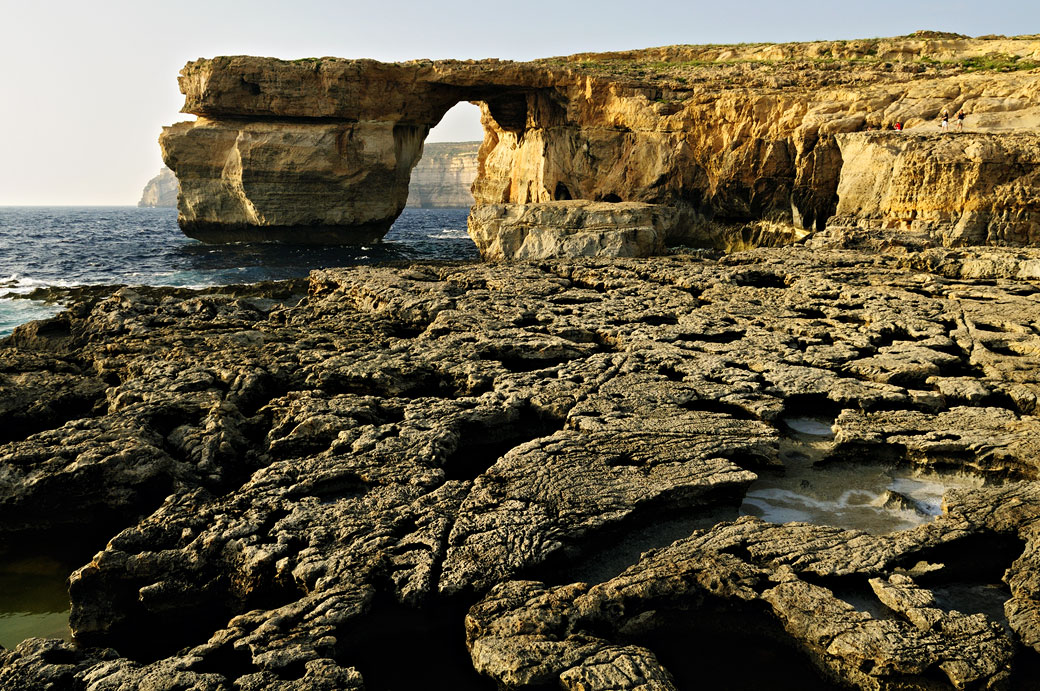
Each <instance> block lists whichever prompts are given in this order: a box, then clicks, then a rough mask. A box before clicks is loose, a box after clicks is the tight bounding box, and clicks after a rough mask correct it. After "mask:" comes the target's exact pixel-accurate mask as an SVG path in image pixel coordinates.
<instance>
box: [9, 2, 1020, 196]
mask: <svg viewBox="0 0 1040 691" xmlns="http://www.w3.org/2000/svg"><path fill="white" fill-rule="evenodd" d="M917 29H935V30H944V31H957V32H959V33H965V34H969V35H973V36H974V35H980V34H988V33H997V34H1022V33H1035V32H1040V3H1037V2H1036V0H1016V1H1001V0H993V1H990V2H979V1H978V0H973V1H971V2H968V1H961V0H956V1H951V2H936V1H931V0H929V1H927V2H912V1H909V0H908V1H906V2H894V1H891V0H885V1H884V2H876V1H875V2H870V1H867V2H840V1H838V2H835V1H834V0H828V1H823V0H788V1H786V2H785V1H781V0H769V1H765V0H744V1H743V2H728V1H724V0H723V1H719V0H714V1H712V2H704V1H703V0H685V1H678V0H642V1H632V0H626V1H625V2H614V1H611V0H599V1H598V2H588V1H585V0H582V1H580V2H567V1H566V0H554V1H551V2H550V1H545V0H527V1H526V2H517V3H501V2H489V3H485V4H481V3H477V2H473V1H472V0H467V1H460V0H447V1H442V2H437V1H434V0H430V1H428V2H413V1H411V0H384V1H383V2H364V3H361V2H330V1H327V0H284V1H282V2H271V1H267V0H254V1H251V2H245V1H241V0H176V1H175V2H166V3H155V2H141V0H137V1H136V2H129V1H122V0H112V1H105V0H98V1H95V2H89V1H84V0H80V1H78V2H67V1H65V0H60V1H57V2H47V1H46V0H40V1H39V2H29V1H27V0H0V205H9V204H134V203H136V202H137V199H138V198H139V195H140V192H141V188H142V186H143V185H144V183H145V182H146V181H147V180H148V179H149V178H150V177H151V176H153V175H154V174H155V173H156V172H157V171H158V168H159V166H160V165H161V160H160V158H159V152H158V145H157V144H156V137H157V136H158V133H159V130H160V128H161V127H162V126H163V125H167V124H171V123H173V122H177V121H178V120H181V119H185V118H184V116H182V115H180V114H179V113H178V112H177V111H178V110H179V108H180V106H181V103H182V98H181V95H180V93H179V92H178V91H177V82H176V77H177V72H178V71H179V69H180V67H181V66H182V65H183V64H184V63H185V62H187V61H188V60H192V59H194V58H197V57H212V56H214V55H233V54H251V55H270V56H275V57H281V58H298V57H310V56H324V55H335V56H340V57H348V58H355V57H370V58H376V59H379V60H407V59H412V58H422V57H427V58H484V57H497V58H503V59H515V60H525V59H530V58H536V57H546V56H551V55H565V54H569V53H576V52H582V51H592V50H595V51H601V50H619V49H627V48H645V47H649V46H658V45H668V44H674V43H727V42H739V41H803V40H804V41H808V40H816V39H838V38H860V37H871V36H895V35H901V34H907V33H910V32H912V31H914V30H917ZM466 120H467V121H468V122H466V123H463V124H462V126H460V127H457V128H455V129H453V130H451V131H447V132H438V133H437V137H436V138H438V139H441V140H454V139H460V138H462V139H471V138H476V137H479V125H477V124H476V115H475V110H474V109H470V111H469V114H468V116H467V118H466Z"/></svg>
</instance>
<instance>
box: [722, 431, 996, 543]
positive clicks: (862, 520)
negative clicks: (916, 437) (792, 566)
mask: <svg viewBox="0 0 1040 691" xmlns="http://www.w3.org/2000/svg"><path fill="white" fill-rule="evenodd" d="M831 425H832V422H831V421H830V420H826V419H823V418H813V417H792V418H788V419H786V420H784V421H783V424H782V427H783V428H784V431H785V432H786V435H785V436H783V437H782V438H781V442H780V456H781V460H782V461H783V463H784V469H783V470H782V471H780V470H778V471H775V472H774V471H770V470H762V471H758V476H759V477H758V480H756V481H755V482H754V483H752V484H751V487H750V488H748V492H747V494H746V495H745V496H744V501H743V503H742V504H741V507H740V513H741V514H742V515H750V516H757V517H758V518H761V519H762V520H764V521H767V522H769V523H793V522H804V523H817V524H821V525H830V526H835V527H838V528H847V529H850V530H863V531H866V532H868V533H873V534H875V535H880V534H883V533H889V532H894V531H898V530H907V529H909V528H913V527H914V526H917V525H920V524H922V523H927V522H928V521H931V520H932V519H933V518H935V517H936V516H938V515H939V514H941V513H942V497H943V493H944V492H945V491H946V490H947V489H949V488H952V487H966V488H967V487H981V486H982V484H983V481H982V480H981V479H980V478H978V477H975V476H971V475H968V474H965V473H939V472H935V471H927V470H920V469H915V468H911V467H909V466H891V465H883V464H875V463H851V462H845V461H842V460H841V459H840V458H839V459H828V460H827V461H826V462H824V463H821V461H823V460H824V459H825V458H826V457H827V456H828V452H829V450H830V448H831V441H832V439H833V437H834V432H833V431H832V426H831Z"/></svg>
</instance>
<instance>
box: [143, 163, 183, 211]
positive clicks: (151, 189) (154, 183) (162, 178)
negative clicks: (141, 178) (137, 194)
mask: <svg viewBox="0 0 1040 691" xmlns="http://www.w3.org/2000/svg"><path fill="white" fill-rule="evenodd" d="M178 190H179V185H178V184H177V176H176V175H174V174H173V171H172V170H170V169H169V168H166V167H165V166H164V167H163V169H162V170H160V171H159V174H158V175H156V176H155V177H154V178H152V179H151V180H149V181H148V184H147V185H145V186H144V191H143V192H142V193H141V201H139V202H137V205H138V206H152V207H155V206H177V192H178Z"/></svg>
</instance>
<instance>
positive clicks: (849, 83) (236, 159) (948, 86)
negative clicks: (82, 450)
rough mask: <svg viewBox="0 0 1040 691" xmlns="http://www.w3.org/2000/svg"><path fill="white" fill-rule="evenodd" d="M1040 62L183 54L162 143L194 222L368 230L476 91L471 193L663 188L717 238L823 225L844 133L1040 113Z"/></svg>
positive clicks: (687, 220) (198, 225)
mask: <svg viewBox="0 0 1040 691" xmlns="http://www.w3.org/2000/svg"><path fill="white" fill-rule="evenodd" d="M1038 58H1040V42H1037V41H1036V40H1035V39H1031V38H1030V39H1014V40H1012V39H963V38H934V37H929V36H919V37H907V38H902V39H879V40H867V41H838V42H821V43H809V44H782V45H754V46H726V47H720V46H702V47H697V46H672V47H666V48H658V49H648V50H645V51H630V52H625V53H605V54H582V55H576V56H570V57H567V58H554V59H547V60H540V61H534V62H530V63H509V62H500V61H494V60H489V61H479V62H474V61H467V62H459V61H436V62H430V61H416V62H409V63H399V64H382V63H377V62H374V61H370V60H341V59H336V58H321V59H313V60H302V61H299V60H298V61H291V62H287V61H281V60H274V59H266V58H249V57H221V58H214V59H212V60H199V61H196V62H192V63H189V64H188V65H187V66H185V68H184V70H183V71H182V73H181V78H180V85H181V90H182V91H183V92H184V94H185V97H186V98H185V107H184V110H185V112H188V113H193V114H196V115H198V116H199V120H198V121H197V122H195V123H181V124H179V125H175V126H173V127H171V128H167V129H166V130H165V131H164V134H163V135H162V137H161V144H162V147H163V151H164V157H165V159H166V161H167V163H168V164H169V165H170V166H171V167H173V168H174V169H175V170H176V171H177V175H178V177H179V178H180V180H181V183H182V186H183V187H182V198H181V202H180V219H181V223H182V226H183V227H184V228H185V229H186V231H187V232H189V233H194V234H196V235H198V236H202V237H205V238H208V239H220V238H224V237H226V238H237V237H247V236H248V237H252V238H256V239H272V238H281V239H300V240H307V239H313V240H316V241H318V240H327V239H330V238H338V239H340V240H349V239H352V238H353V239H357V238H361V237H364V238H370V237H372V236H374V235H378V234H379V233H380V232H382V231H383V230H385V228H387V227H389V225H390V223H391V222H392V220H393V218H394V217H396V215H397V214H398V213H400V210H401V208H402V207H403V204H404V200H405V199H406V188H407V185H408V180H409V172H410V170H411V168H412V167H413V166H414V164H415V162H416V160H418V157H419V153H420V150H421V144H422V140H423V138H424V137H425V136H426V133H427V132H428V131H429V128H430V127H431V126H433V125H434V124H436V123H437V122H438V121H439V120H440V118H441V117H442V116H443V114H444V113H445V112H446V111H447V110H448V108H450V107H451V106H453V105H454V104H455V103H457V102H459V101H463V100H465V101H473V102H479V103H481V104H483V105H482V106H481V107H482V114H483V115H482V121H483V124H484V130H485V137H484V141H483V143H482V145H481V148H480V153H479V157H478V171H479V172H478V177H477V180H476V181H475V183H474V186H473V192H474V197H475V201H476V203H477V204H478V205H479V204H527V203H544V202H549V201H560V200H570V199H574V200H589V201H607V202H611V201H614V202H616V201H625V202H640V203H649V204H662V205H667V206H671V207H674V208H675V209H676V212H677V213H678V215H679V217H680V218H681V219H682V227H683V229H684V234H683V235H684V236H683V237H682V238H676V242H682V243H686V244H701V245H704V244H709V245H710V244H719V242H718V236H717V227H718V226H717V225H713V224H712V223H709V221H714V223H715V224H732V223H739V224H743V223H747V222H749V221H756V220H765V221H781V220H782V221H786V222H789V223H793V224H794V225H795V226H798V227H801V228H813V229H822V228H823V227H824V226H825V225H826V222H827V219H828V218H829V217H830V216H831V215H832V214H833V213H834V211H835V209H836V206H837V204H838V194H837V189H838V184H839V177H840V174H841V170H842V163H843V154H842V151H841V149H840V148H839V145H838V143H837V141H836V139H835V135H837V134H841V133H847V132H855V131H857V130H862V129H866V128H869V127H891V126H892V124H893V123H895V122H897V121H898V122H901V123H903V124H904V125H905V126H906V127H907V128H908V129H907V130H904V131H905V132H907V133H915V132H918V131H921V130H922V129H924V130H927V129H929V128H933V127H935V126H936V122H937V121H936V117H937V116H938V115H939V113H940V112H941V111H942V110H943V109H944V108H945V109H947V110H949V111H950V112H951V113H953V112H955V111H956V110H957V109H960V108H964V109H965V110H967V111H968V117H967V119H966V123H967V128H968V129H970V130H973V131H989V130H999V129H1017V128H1022V127H1028V126H1032V125H1035V124H1036V123H1037V122H1038V121H1040V107H1038V106H1037V105H1036V104H1037V103H1040V98H1038V96H1040V86H1038V84H1040V80H1037V79H1036V78H1035V74H1033V73H1031V72H1030V70H1028V69H1022V70H1019V68H1029V67H1035V64H1036V62H1035V61H1036V60H1037V59H1038ZM1003 70H1019V71H1010V72H1006V71H1003ZM933 131H934V130H933ZM861 167H862V164H861ZM943 175H945V174H939V175H938V176H937V178H941V177H943ZM949 179H952V178H949ZM989 184H990V183H984V184H983V188H982V189H985V187H986V185H989ZM949 192H950V194H951V197H952V198H958V197H957V194H958V192H957V190H951V191H949ZM967 196H968V197H969V198H972V195H971V193H968V194H967ZM966 203H968V204H969V206H970V204H971V203H972V202H971V201H970V200H969V202H966ZM909 212H910V210H909V209H903V210H900V213H909ZM1000 213H1003V211H998V215H999V214H1000ZM1016 213H1017V212H1016ZM294 228H295V229H296V230H293V229H294ZM301 229H302V230H301ZM308 229H309V230H308ZM381 229H382V230H381ZM976 235H977V233H976ZM1016 237H1017V236H1016V235H1015V234H1012V235H1010V236H1008V238H1007V241H1008V242H1011V241H1014V240H1015V238H1016Z"/></svg>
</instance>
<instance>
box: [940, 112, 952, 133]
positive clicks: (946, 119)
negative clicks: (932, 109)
mask: <svg viewBox="0 0 1040 691" xmlns="http://www.w3.org/2000/svg"><path fill="white" fill-rule="evenodd" d="M939 117H941V118H942V124H940V125H939V129H941V130H942V131H943V132H948V131H949V130H950V111H948V110H946V109H945V108H943V109H942V113H941V114H940V115H939Z"/></svg>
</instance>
